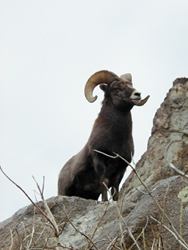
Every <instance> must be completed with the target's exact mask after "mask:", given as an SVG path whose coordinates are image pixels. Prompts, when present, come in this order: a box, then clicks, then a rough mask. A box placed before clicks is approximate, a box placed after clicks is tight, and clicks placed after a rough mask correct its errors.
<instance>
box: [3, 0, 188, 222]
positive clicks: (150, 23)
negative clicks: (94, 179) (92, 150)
mask: <svg viewBox="0 0 188 250" xmlns="http://www.w3.org/2000/svg"><path fill="white" fill-rule="evenodd" d="M187 13H188V1H187V0H185V1H181V0H177V1H173V0H168V1H166V0H163V1H152V0H150V1H149V0H148V1H145V0H142V1H140V0H138V1H136V0H129V1H128V0H124V1H122V0H121V1H120V0H114V1H111V0H105V1H104V0H93V1H91V0H90V1H89V0H88V1H86V0H85V1H82V0H75V1H73V0H71V1H68V0H67V1H66V0H61V1H60V0H59V1H58V0H53V1H52V0H51V1H48V0H45V1H42V0H37V1H35V0H32V1H29V0H20V1H18V0H14V1H9V0H4V1H3V0H0V43H1V44H0V55H1V56H0V67H1V73H0V77H1V82H0V165H1V166H2V168H3V170H4V171H5V172H6V174H7V175H8V176H9V177H10V178H12V179H13V180H14V181H15V182H16V183H17V184H19V185H20V186H21V187H22V188H23V189H24V190H25V191H26V192H27V193H28V194H29V195H30V196H31V198H32V199H33V200H35V194H34V190H37V188H36V185H35V183H34V181H33V179H32V175H33V176H34V177H35V179H36V180H37V181H38V182H39V184H40V185H42V179H43V176H45V193H44V194H45V198H50V197H52V196H56V195H57V179H58V174H59V171H60V169H61V167H62V166H63V165H64V164H65V163H66V161H67V160H68V159H69V158H70V157H71V156H73V155H74V154H76V153H77V152H78V151H80V150H81V149H82V147H83V146H84V145H85V143H86V142H87V139H88V137H89V135H90V132H91V129H92V126H93V122H94V120H95V119H96V117H97V114H98V113H99V111H100V107H101V101H102V98H103V94H102V92H101V91H100V90H99V89H97V90H96V91H95V92H96V94H98V96H99V98H98V99H97V101H96V102H95V103H92V104H90V103H89V102H87V101H86V99H85V97H84V94H83V89H84V85H85V83H86V81H87V79H88V78H89V77H90V76H91V74H93V73H94V72H96V71H98V70H102V69H107V70H111V71H113V72H114V73H116V74H118V75H122V74H124V73H127V72H130V73H131V74H132V77H133V84H134V87H135V88H136V89H137V90H139V91H140V92H141V93H142V97H145V96H146V95H148V94H150V96H151V97H150V99H149V101H148V102H147V104H146V105H145V106H143V107H134V108H133V110H132V116H133V136H134V143H135V156H134V161H135V162H137V161H138V160H139V159H140V157H141V155H142V154H143V153H144V152H145V151H146V149H147V141H148V138H149V136H150V135H151V128H152V123H153V117H154V115H155V112H156V110H157V109H158V108H159V107H160V104H161V103H162V101H163V100H164V98H165V96H166V93H167V92H168V90H169V89H170V88H171V86H172V82H173V81H174V80H175V79H176V78H177V77H188V15H187ZM0 185H1V186H0V196H1V207H0V210H1V213H0V221H3V220H5V219H6V218H8V217H10V216H11V215H13V213H14V212H16V211H17V210H18V209H20V208H22V207H23V206H26V205H28V204H30V202H29V201H28V200H27V198H26V197H25V196H24V195H23V193H21V191H20V190H19V189H17V188H16V187H15V186H14V185H13V184H12V183H11V182H9V181H8V180H7V179H6V178H5V177H4V176H3V175H2V174H1V173H0ZM37 198H38V199H39V196H37Z"/></svg>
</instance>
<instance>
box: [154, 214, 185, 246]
mask: <svg viewBox="0 0 188 250" xmlns="http://www.w3.org/2000/svg"><path fill="white" fill-rule="evenodd" d="M150 218H151V219H152V220H154V221H156V222H157V223H158V224H159V225H161V222H160V221H158V220H156V219H155V218H154V217H153V216H150ZM162 226H163V227H164V228H165V229H166V230H168V231H169V232H170V233H171V234H172V235H173V236H174V237H175V239H176V240H177V241H178V242H179V243H180V244H181V245H182V246H183V247H185V249H188V245H187V244H185V243H186V242H185V241H184V240H183V239H182V238H181V237H180V238H179V237H177V235H176V234H175V233H174V232H173V231H172V230H170V229H169V228H168V227H167V226H165V225H164V224H163V225H162Z"/></svg>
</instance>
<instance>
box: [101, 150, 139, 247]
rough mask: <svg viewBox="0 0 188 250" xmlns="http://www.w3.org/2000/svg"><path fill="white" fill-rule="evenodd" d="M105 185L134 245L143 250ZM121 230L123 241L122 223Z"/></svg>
mask: <svg viewBox="0 0 188 250" xmlns="http://www.w3.org/2000/svg"><path fill="white" fill-rule="evenodd" d="M99 152H100V151H99ZM103 185H104V186H105V187H106V189H107V190H108V193H109V195H110V197H111V199H112V202H113V204H114V205H115V207H116V209H117V212H118V214H119V218H121V220H122V221H123V222H124V224H125V225H126V228H127V230H128V232H129V235H130V237H131V238H132V240H133V241H134V243H135V245H136V246H137V248H138V249H139V250H141V249H140V247H139V245H138V243H137V242H136V239H135V238H134V236H133V234H132V232H131V230H130V228H129V227H128V225H127V222H126V221H125V220H124V218H123V216H122V214H121V212H120V210H119V208H118V206H117V204H116V202H115V201H114V200H113V197H112V195H111V192H110V191H109V189H108V187H107V185H106V184H105V183H104V182H103ZM120 230H121V235H122V240H123V230H122V225H121V223H120ZM123 244H124V242H123Z"/></svg>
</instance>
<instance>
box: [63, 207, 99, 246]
mask: <svg viewBox="0 0 188 250" xmlns="http://www.w3.org/2000/svg"><path fill="white" fill-rule="evenodd" d="M63 209H64V212H65V215H66V217H67V219H68V221H69V223H70V224H71V226H72V227H73V228H74V229H75V230H76V231H77V232H78V233H79V234H81V235H82V236H84V237H85V238H86V239H87V240H88V241H89V242H90V243H91V244H92V245H93V246H94V248H95V249H96V250H99V249H98V248H97V246H96V245H95V243H94V242H93V241H92V240H91V239H90V238H89V237H88V236H87V235H86V234H84V233H82V232H81V231H79V230H78V229H77V228H76V227H75V225H74V224H73V223H72V222H71V220H70V219H69V217H68V215H67V212H66V209H65V206H64V205H63Z"/></svg>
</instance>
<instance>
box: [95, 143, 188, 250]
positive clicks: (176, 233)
mask: <svg viewBox="0 0 188 250" xmlns="http://www.w3.org/2000/svg"><path fill="white" fill-rule="evenodd" d="M167 149H168V147H167ZM166 151H167V150H166ZM96 152H98V153H101V154H104V153H103V152H101V151H98V150H97V151H96ZM113 154H115V156H109V157H111V158H117V157H119V158H120V159H122V160H123V161H124V162H126V163H127V165H129V166H130V167H131V169H132V170H133V172H134V173H135V174H136V176H137V178H138V179H139V181H140V182H141V184H142V185H143V187H144V188H145V189H146V190H147V192H148V194H149V195H150V197H151V198H152V200H153V201H154V203H155V204H156V206H157V207H158V208H159V210H160V211H161V212H162V213H163V208H162V207H161V206H160V205H159V203H158V202H157V200H156V199H155V198H154V196H153V195H152V193H151V191H150V190H149V188H148V187H147V186H146V185H145V184H144V182H143V181H142V179H141V178H140V176H139V175H138V173H137V171H136V170H135V169H134V168H133V167H132V165H131V164H130V163H129V162H128V161H127V160H126V159H125V158H123V157H122V156H121V155H119V154H117V153H115V152H113ZM105 155H106V154H105ZM107 156H108V155H107ZM172 165H173V164H172ZM183 176H185V174H184V173H183ZM164 216H165V218H166V219H167V221H168V223H169V225H170V226H171V228H172V231H173V233H174V234H175V235H176V237H177V239H179V240H181V241H183V244H184V245H185V246H187V247H188V244H187V243H186V242H185V241H184V240H183V239H182V238H181V236H180V235H179V233H178V232H177V230H176V229H175V227H174V226H173V224H172V222H171V220H170V218H169V217H168V216H167V214H166V213H165V214H164Z"/></svg>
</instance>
